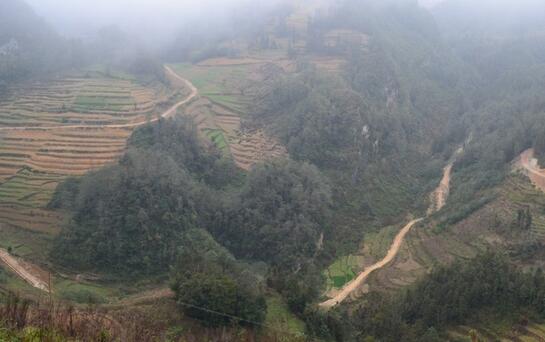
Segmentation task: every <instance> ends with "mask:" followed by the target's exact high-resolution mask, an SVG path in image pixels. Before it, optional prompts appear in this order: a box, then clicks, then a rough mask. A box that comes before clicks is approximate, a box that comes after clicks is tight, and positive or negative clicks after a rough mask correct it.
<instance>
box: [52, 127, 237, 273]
mask: <svg viewBox="0 0 545 342" xmlns="http://www.w3.org/2000/svg"><path fill="white" fill-rule="evenodd" d="M130 144H131V145H132V148H131V149H129V151H128V152H127V153H126V154H125V156H123V157H122V158H121V161H120V163H119V165H115V166H111V167H108V168H105V169H102V170H100V171H97V172H95V173H91V174H90V175H88V176H86V177H84V178H83V179H81V180H80V181H79V186H78V187H76V186H74V183H73V182H71V183H66V185H64V186H61V187H60V188H59V191H58V192H57V193H56V197H55V198H54V200H53V203H56V204H57V205H58V206H59V207H62V208H66V209H71V210H72V211H73V213H74V215H73V218H72V220H71V222H70V223H69V225H68V226H67V227H65V229H64V230H63V232H62V233H61V235H60V237H59V238H58V239H57V246H56V248H54V250H53V256H54V257H55V259H56V260H57V261H59V262H61V263H63V264H66V265H70V266H72V267H74V265H77V266H78V267H92V268H99V269H104V270H109V271H113V272H120V271H123V272H139V273H158V272H159V273H160V272H162V271H165V270H166V269H168V266H169V265H170V264H171V263H172V262H173V261H174V260H175V258H176V246H177V242H179V241H180V238H181V234H182V233H183V232H184V231H186V230H188V229H191V228H196V227H199V226H201V225H206V224H205V221H206V220H207V216H208V215H209V213H208V211H209V210H210V209H211V206H212V205H213V204H211V203H214V201H213V200H212V199H211V198H210V197H211V196H210V195H209V192H208V191H206V189H205V188H204V186H203V184H201V183H199V181H200V180H202V181H209V182H214V181H216V179H214V174H215V173H216V171H214V170H215V168H216V163H218V162H219V156H218V155H214V154H209V153H206V152H205V151H204V149H203V147H202V146H201V145H200V143H199V142H198V138H197V135H196V132H195V131H194V129H193V128H192V126H190V124H189V123H186V122H184V121H176V122H174V121H161V122H159V123H158V124H156V125H153V126H148V127H145V128H142V129H140V130H138V131H137V132H136V133H135V134H134V135H133V137H132V138H131V142H130ZM218 172H227V171H226V169H225V168H223V167H222V168H221V170H220V171H218ZM71 191H75V193H73V192H72V193H71ZM62 196H66V197H65V198H62ZM73 199H75V200H73ZM106 203H109V204H108V205H105V204H106ZM112 232H115V234H113V235H112Z"/></svg>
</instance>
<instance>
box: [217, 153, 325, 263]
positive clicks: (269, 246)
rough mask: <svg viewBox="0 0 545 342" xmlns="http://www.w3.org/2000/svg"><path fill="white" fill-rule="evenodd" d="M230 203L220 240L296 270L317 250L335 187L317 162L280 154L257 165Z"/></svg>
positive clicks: (237, 251)
mask: <svg viewBox="0 0 545 342" xmlns="http://www.w3.org/2000/svg"><path fill="white" fill-rule="evenodd" d="M229 202H230V203H229V204H228V205H227V208H226V210H225V213H224V214H223V217H220V218H218V222H216V223H215V224H216V226H217V229H215V230H214V234H215V235H216V236H218V239H219V240H220V241H225V246H226V247H227V248H229V249H230V250H232V251H233V253H234V254H235V255H236V256H239V257H243V258H250V259H256V260H262V261H266V262H269V263H272V264H274V265H276V266H279V267H281V268H283V269H291V270H295V269H298V268H300V267H301V263H303V262H304V261H305V260H307V259H309V258H312V257H313V256H314V255H315V254H316V253H317V249H318V242H319V240H320V235H321V234H322V233H323V232H324V230H325V229H326V227H327V224H328V223H329V222H328V219H329V210H330V206H331V190H330V188H329V185H328V183H327V181H326V180H325V179H324V178H323V176H322V175H321V174H320V173H319V171H318V170H317V169H316V168H315V167H313V166H311V165H310V164H306V163H302V164H301V163H297V162H294V161H290V160H282V159H280V160H276V161H271V162H267V163H265V164H263V165H258V166H257V167H255V168H254V169H253V170H252V171H251V172H250V174H249V175H248V177H247V181H246V183H245V185H244V186H243V188H242V190H241V192H240V194H238V196H237V197H236V198H234V199H231V200H230V201H229Z"/></svg>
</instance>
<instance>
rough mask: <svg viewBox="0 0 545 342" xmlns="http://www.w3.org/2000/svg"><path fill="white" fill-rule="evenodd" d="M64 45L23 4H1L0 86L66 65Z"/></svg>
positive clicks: (14, 0) (17, 0) (9, 0)
mask: <svg viewBox="0 0 545 342" xmlns="http://www.w3.org/2000/svg"><path fill="white" fill-rule="evenodd" d="M66 45H67V43H66V42H65V41H64V40H63V39H62V38H61V37H60V36H59V35H58V34H57V33H56V32H55V31H54V30H53V29H52V28H51V27H50V26H49V25H48V24H47V23H46V22H45V21H44V20H43V19H41V18H40V17H38V16H37V15H36V14H35V13H34V11H33V10H32V9H31V8H30V6H28V5H27V4H26V3H25V2H24V1H21V0H2V1H1V2H0V84H2V83H4V84H5V83H7V82H10V81H13V80H16V79H19V78H21V77H23V76H25V75H29V74H34V73H41V72H48V71H52V70H56V69H58V68H60V67H61V66H65V65H66V64H68V61H69V59H70V54H69V53H67V51H66Z"/></svg>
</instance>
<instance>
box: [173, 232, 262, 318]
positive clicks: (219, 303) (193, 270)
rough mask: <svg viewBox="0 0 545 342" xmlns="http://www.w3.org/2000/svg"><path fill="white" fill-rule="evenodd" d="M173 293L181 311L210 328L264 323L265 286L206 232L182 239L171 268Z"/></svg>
mask: <svg viewBox="0 0 545 342" xmlns="http://www.w3.org/2000/svg"><path fill="white" fill-rule="evenodd" d="M171 287H172V289H173V290H174V292H175V293H176V301H177V303H178V305H179V307H180V310H181V311H182V312H184V313H185V314H186V315H188V316H189V317H191V318H195V319H198V320H201V321H203V322H204V323H205V324H206V325H209V326H222V325H231V324H233V323H240V324H243V325H244V324H250V325H255V324H259V323H261V322H263V320H264V318H265V313H266V309H267V305H266V303H265V298H264V295H263V284H261V282H260V281H259V280H258V279H257V277H256V276H255V275H254V274H252V273H250V272H249V271H248V270H247V269H245V268H244V267H243V266H242V265H241V264H239V263H237V262H236V260H235V259H234V257H232V256H231V254H230V253H229V252H228V251H227V250H225V249H224V248H223V247H222V246H220V245H219V244H218V243H217V242H216V241H214V239H213V238H212V236H210V235H209V234H208V233H207V232H206V231H204V230H190V231H188V232H187V233H186V234H185V235H184V238H183V241H182V244H181V247H180V251H179V254H178V260H177V262H176V264H175V265H174V266H173V267H172V285H171Z"/></svg>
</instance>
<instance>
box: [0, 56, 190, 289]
mask: <svg viewBox="0 0 545 342" xmlns="http://www.w3.org/2000/svg"><path fill="white" fill-rule="evenodd" d="M165 70H166V71H167V73H168V74H169V76H170V77H173V78H174V79H176V80H178V81H181V82H183V83H184V84H185V85H186V86H187V87H188V88H189V89H190V90H191V93H190V94H189V95H188V96H187V97H186V98H185V99H184V100H182V101H180V102H178V103H176V104H175V105H173V106H172V107H170V108H169V109H168V110H167V111H165V112H164V113H163V114H162V115H160V116H159V117H156V118H154V119H152V120H146V121H141V122H137V123H131V124H123V125H65V126H36V127H24V126H21V127H0V131H44V130H58V129H85V128H90V129H104V128H136V127H140V126H143V125H146V124H148V123H150V122H156V121H159V120H160V119H161V118H169V117H171V116H174V115H175V114H176V111H177V110H178V108H180V107H181V106H183V105H185V104H187V103H189V102H190V101H191V100H193V99H194V98H195V97H197V96H198V95H199V92H198V90H197V88H196V87H195V86H194V85H193V84H192V83H191V82H189V81H188V80H186V79H185V78H182V77H180V76H179V75H178V74H176V73H175V72H174V71H173V70H172V69H171V68H170V67H168V66H165ZM0 261H1V262H3V263H4V264H6V265H7V266H8V268H9V269H10V270H12V271H13V272H14V273H15V274H17V275H18V276H19V277H21V278H22V279H23V280H25V281H26V282H27V283H29V284H30V285H32V286H33V287H35V288H37V289H40V290H42V291H45V292H49V287H48V285H47V284H46V282H44V281H43V280H41V279H40V278H39V277H38V276H36V275H33V274H32V273H31V272H30V271H29V270H27V269H26V268H25V267H24V266H23V265H22V264H21V262H19V261H18V260H17V259H16V258H15V257H13V256H11V255H10V254H9V253H8V252H7V251H6V250H4V249H0Z"/></svg>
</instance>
